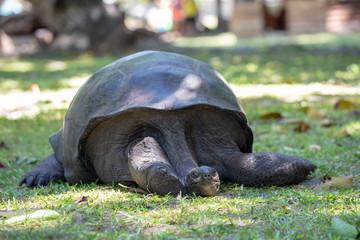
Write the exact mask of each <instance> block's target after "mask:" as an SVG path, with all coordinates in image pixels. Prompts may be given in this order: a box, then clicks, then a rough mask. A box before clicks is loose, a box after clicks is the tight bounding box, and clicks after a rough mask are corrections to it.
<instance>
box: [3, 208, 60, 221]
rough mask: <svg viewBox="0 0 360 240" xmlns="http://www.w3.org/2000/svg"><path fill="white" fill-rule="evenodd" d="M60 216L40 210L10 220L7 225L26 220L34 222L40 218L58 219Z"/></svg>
mask: <svg viewBox="0 0 360 240" xmlns="http://www.w3.org/2000/svg"><path fill="white" fill-rule="evenodd" d="M59 216H60V214H59V213H57V212H56V211H54V210H46V209H45V210H38V211H36V212H33V213H30V214H25V215H21V216H16V217H12V218H9V219H8V220H6V221H5V223H6V224H12V223H18V222H24V221H26V220H34V219H39V218H56V217H59Z"/></svg>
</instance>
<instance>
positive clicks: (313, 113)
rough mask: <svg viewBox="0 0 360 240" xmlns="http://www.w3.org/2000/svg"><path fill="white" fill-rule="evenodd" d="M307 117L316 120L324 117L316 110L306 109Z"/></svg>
mask: <svg viewBox="0 0 360 240" xmlns="http://www.w3.org/2000/svg"><path fill="white" fill-rule="evenodd" d="M307 115H308V116H309V117H311V118H317V119H321V118H324V117H326V116H325V114H323V113H321V112H319V111H318V110H316V109H315V108H308V110H307Z"/></svg>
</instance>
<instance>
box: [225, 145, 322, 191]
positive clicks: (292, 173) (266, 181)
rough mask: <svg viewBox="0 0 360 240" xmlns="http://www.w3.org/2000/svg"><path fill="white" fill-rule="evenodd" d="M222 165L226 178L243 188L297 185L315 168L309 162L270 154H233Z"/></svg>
mask: <svg viewBox="0 0 360 240" xmlns="http://www.w3.org/2000/svg"><path fill="white" fill-rule="evenodd" d="M224 164H225V166H226V168H227V173H228V175H227V178H228V179H229V180H231V181H234V182H237V183H239V184H244V185H245V186H261V185H264V186H271V185H276V186H284V185H291V184H298V183H300V182H302V181H304V180H305V178H306V176H307V175H308V174H309V173H310V172H311V171H313V170H314V169H315V168H316V166H315V165H314V164H313V163H312V162H310V161H309V160H306V159H303V158H298V157H294V156H289V155H285V154H280V153H272V152H260V153H241V152H234V153H233V154H232V155H231V156H230V157H229V158H228V159H226V160H225V161H224Z"/></svg>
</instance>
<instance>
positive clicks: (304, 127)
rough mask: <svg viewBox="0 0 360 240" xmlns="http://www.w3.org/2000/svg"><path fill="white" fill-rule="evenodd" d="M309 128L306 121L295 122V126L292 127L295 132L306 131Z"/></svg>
mask: <svg viewBox="0 0 360 240" xmlns="http://www.w3.org/2000/svg"><path fill="white" fill-rule="evenodd" d="M309 129H310V125H309V124H307V123H306V122H303V121H300V122H297V123H296V127H295V128H294V131H295V132H306V131H307V130H309Z"/></svg>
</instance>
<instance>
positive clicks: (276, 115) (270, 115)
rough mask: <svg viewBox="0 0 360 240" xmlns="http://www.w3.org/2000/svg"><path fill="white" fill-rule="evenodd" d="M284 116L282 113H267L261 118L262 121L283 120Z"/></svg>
mask: <svg viewBox="0 0 360 240" xmlns="http://www.w3.org/2000/svg"><path fill="white" fill-rule="evenodd" d="M282 118H283V116H282V115H281V114H280V113H277V112H273V113H267V114H264V115H261V116H260V119H262V120H269V119H282Z"/></svg>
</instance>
